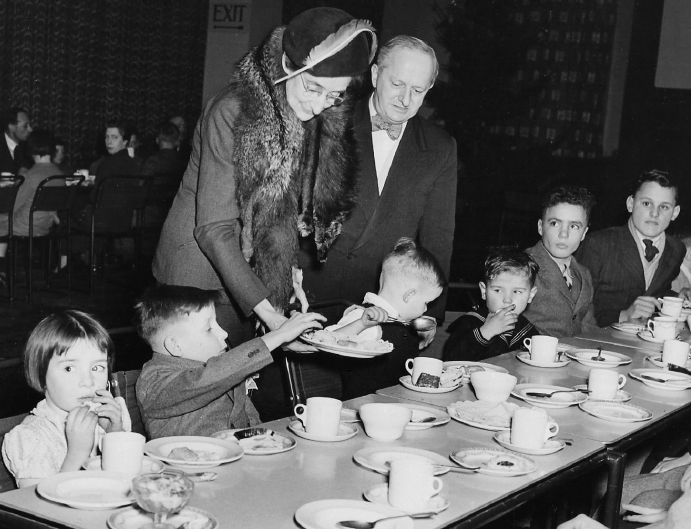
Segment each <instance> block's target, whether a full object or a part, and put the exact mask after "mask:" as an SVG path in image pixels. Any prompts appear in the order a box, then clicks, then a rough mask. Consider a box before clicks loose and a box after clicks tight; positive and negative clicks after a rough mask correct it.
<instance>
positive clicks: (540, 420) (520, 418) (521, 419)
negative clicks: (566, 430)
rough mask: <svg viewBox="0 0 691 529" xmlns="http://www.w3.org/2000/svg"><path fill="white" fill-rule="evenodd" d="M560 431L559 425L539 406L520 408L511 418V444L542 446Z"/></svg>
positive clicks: (531, 446) (532, 446)
mask: <svg viewBox="0 0 691 529" xmlns="http://www.w3.org/2000/svg"><path fill="white" fill-rule="evenodd" d="M558 432H559V425H558V424H557V423H556V422H554V421H550V420H549V417H548V415H547V412H546V411H545V410H542V409H538V408H519V409H517V410H515V411H514V412H513V417H512V418H511V444H512V445H514V446H519V447H521V448H542V447H543V446H544V445H545V442H546V441H547V440H548V439H550V438H551V437H554V436H555V435H557V433H558Z"/></svg>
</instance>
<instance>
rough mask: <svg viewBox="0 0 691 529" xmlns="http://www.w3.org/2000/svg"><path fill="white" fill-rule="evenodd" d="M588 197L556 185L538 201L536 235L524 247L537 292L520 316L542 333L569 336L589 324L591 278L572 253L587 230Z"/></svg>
mask: <svg viewBox="0 0 691 529" xmlns="http://www.w3.org/2000/svg"><path fill="white" fill-rule="evenodd" d="M594 204H595V200H594V199H593V196H592V195H591V194H590V193H589V192H588V190H587V189H585V188H583V187H559V188H557V189H555V190H554V191H552V192H550V193H549V194H548V195H547V196H546V197H545V200H544V202H543V204H542V218H541V219H540V220H538V221H537V231H538V233H539V234H540V235H541V236H542V240H541V241H540V242H538V243H537V244H536V245H535V246H533V247H532V248H528V249H527V250H526V252H527V253H528V254H530V255H531V256H532V257H533V259H535V261H536V262H537V264H538V265H539V266H540V271H539V272H538V273H537V280H536V283H535V286H536V287H537V294H536V295H535V297H534V298H533V300H532V301H531V302H530V304H529V305H528V308H527V309H526V310H525V314H524V315H525V317H526V318H528V321H530V323H532V324H533V325H535V327H537V330H538V331H539V332H540V334H546V335H548V336H556V337H557V338H561V337H563V336H574V335H577V334H581V333H582V332H587V331H589V330H592V329H595V328H596V327H597V322H596V321H595V316H594V313H593V281H592V279H591V277H590V272H589V271H588V269H587V268H586V267H584V266H582V265H581V264H579V263H578V262H577V261H576V258H575V257H574V256H573V253H574V252H575V251H576V250H577V249H578V246H579V245H580V244H581V241H582V240H583V239H584V238H585V234H586V233H587V232H588V221H589V219H590V211H591V210H592V208H593V205H594Z"/></svg>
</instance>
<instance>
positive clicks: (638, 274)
mask: <svg viewBox="0 0 691 529" xmlns="http://www.w3.org/2000/svg"><path fill="white" fill-rule="evenodd" d="M620 234H621V239H620V242H619V244H616V245H614V247H613V248H612V249H613V251H614V252H617V253H619V254H620V256H621V257H620V258H619V259H618V261H619V262H620V263H621V266H622V272H623V273H625V274H626V275H628V276H630V277H631V278H632V280H633V281H634V282H635V283H637V286H636V288H637V289H640V290H645V272H644V271H643V263H641V255H640V254H639V253H638V246H637V242H636V240H635V239H634V236H633V234H632V233H631V230H629V226H628V224H625V225H624V226H623V227H622V230H621V233H620Z"/></svg>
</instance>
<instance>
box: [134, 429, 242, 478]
mask: <svg viewBox="0 0 691 529" xmlns="http://www.w3.org/2000/svg"><path fill="white" fill-rule="evenodd" d="M182 447H186V448H189V449H190V450H194V451H199V452H210V453H211V454H213V457H215V458H216V459H204V460H201V461H186V460H184V459H171V458H170V457H169V454H170V452H171V451H172V450H173V449H175V448H182ZM144 453H145V454H147V455H149V456H151V457H154V458H156V459H160V460H161V461H164V462H165V463H168V464H169V465H171V466H174V467H176V468H181V469H183V470H192V471H199V470H202V469H206V468H213V467H217V466H219V465H223V464H224V463H230V462H231V461H237V460H238V459H240V458H241V457H242V454H243V453H244V452H243V450H242V447H241V446H240V445H239V444H238V443H237V442H233V441H227V440H225V439H214V438H212V437H201V436H191V435H190V436H183V435H181V436H176V437H160V438H158V439H154V440H153V441H149V442H148V443H146V444H145V445H144Z"/></svg>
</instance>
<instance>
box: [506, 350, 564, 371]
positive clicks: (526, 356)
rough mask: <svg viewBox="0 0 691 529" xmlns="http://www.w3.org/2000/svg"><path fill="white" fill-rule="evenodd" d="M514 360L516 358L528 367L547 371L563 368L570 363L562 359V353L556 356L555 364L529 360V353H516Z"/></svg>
mask: <svg viewBox="0 0 691 529" xmlns="http://www.w3.org/2000/svg"><path fill="white" fill-rule="evenodd" d="M516 358H518V360H520V361H521V362H523V363H524V364H528V365H529V366H533V367H546V368H549V369H552V368H556V367H564V366H567V365H569V364H570V363H571V359H570V358H564V355H563V354H562V353H558V354H557V359H556V362H539V361H537V360H533V359H532V358H530V351H519V352H518V353H516Z"/></svg>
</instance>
